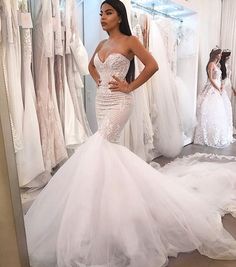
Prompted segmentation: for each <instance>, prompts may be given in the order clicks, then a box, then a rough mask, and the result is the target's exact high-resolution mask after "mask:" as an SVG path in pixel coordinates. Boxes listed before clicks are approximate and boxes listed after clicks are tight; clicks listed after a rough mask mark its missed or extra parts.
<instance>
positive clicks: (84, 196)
mask: <svg viewBox="0 0 236 267" xmlns="http://www.w3.org/2000/svg"><path fill="white" fill-rule="evenodd" d="M94 64H95V66H96V69H97V70H98V72H99V74H100V78H101V80H102V82H101V85H100V86H99V88H98V90H97V97H96V111H97V119H98V125H99V129H98V131H97V133H95V134H94V135H93V136H92V137H90V138H89V139H88V140H87V142H85V143H84V144H83V145H81V146H80V147H79V148H78V149H77V151H76V152H75V153H74V154H73V155H72V157H71V158H70V159H69V160H68V161H67V162H66V163H65V164H64V165H63V166H62V167H61V168H60V169H59V170H58V172H57V173H56V174H55V176H54V177H53V178H52V179H51V180H50V182H49V184H48V185H47V186H46V188H45V189H44V190H43V191H42V192H41V194H40V195H39V197H38V198H37V199H36V201H35V202H34V203H33V205H32V206H31V208H30V209H29V211H28V213H27V214H26V216H25V227H26V235H27V242H28V249H29V257H30V262H31V266H33V267H72V266H73V267H84V266H87V267H95V266H96V267H107V266H110V267H124V266H131V267H144V266H145V267H153V266H155V267H161V266H165V265H166V264H167V261H168V260H167V257H168V256H176V255H177V253H178V252H187V251H192V250H195V249H198V250H199V251H200V253H202V254H204V255H207V256H209V257H212V258H216V259H236V240H235V239H234V238H233V237H232V236H231V235H230V234H229V233H228V232H227V231H226V230H225V229H224V228H223V225H222V222H221V218H220V214H221V212H220V211H219V210H218V206H217V205H212V204H211V202H210V201H207V200H206V199H205V198H204V197H202V198H199V196H196V194H194V193H193V190H192V189H188V188H186V187H183V186H182V185H181V183H180V184H178V179H176V181H175V179H172V180H170V179H167V178H168V177H167V176H165V175H163V174H161V173H160V172H158V171H156V170H155V169H154V168H152V167H151V166H150V165H148V164H147V163H145V162H144V161H143V160H141V159H140V158H139V157H137V156H136V155H135V154H133V153H132V152H130V151H129V150H128V149H127V148H125V147H123V146H120V145H118V144H116V143H115V142H117V140H118V139H119V135H120V132H121V130H122V129H123V127H124V125H125V123H126V122H127V120H128V119H129V117H130V114H131V111H132V108H133V94H132V93H131V94H125V93H122V92H111V91H110V90H109V88H108V82H109V81H110V80H111V79H112V75H116V76H117V77H119V78H120V79H124V78H125V76H126V73H127V71H128V68H129V60H128V59H127V58H126V57H125V56H123V55H121V54H119V53H113V54H110V55H109V56H108V57H107V58H106V59H105V61H104V62H102V61H101V59H100V58H99V55H98V54H96V55H95V58H94ZM226 168H227V174H228V176H227V177H226V176H225V172H226V170H225V168H224V164H222V165H221V166H219V168H218V169H217V170H214V169H213V170H212V172H211V176H212V177H215V179H216V181H221V180H225V179H227V181H230V183H229V182H228V184H227V183H225V185H227V186H225V187H224V188H221V191H220V192H218V195H219V193H221V195H224V196H225V197H224V206H223V207H219V208H221V209H225V210H227V212H231V211H235V208H236V199H235V194H236V187H235V185H236V177H235V171H236V166H235V164H234V165H233V164H232V166H228V165H226ZM198 172H199V175H200V176H199V177H200V178H201V181H202V184H203V185H204V184H205V183H206V184H207V183H208V176H205V174H208V170H207V167H206V166H205V167H204V168H200V169H198ZM189 175H190V176H191V174H189ZM221 178H222V179H221ZM213 182H214V181H213ZM208 188H211V187H208ZM226 204H227V205H226ZM216 207H217V208H216Z"/></svg>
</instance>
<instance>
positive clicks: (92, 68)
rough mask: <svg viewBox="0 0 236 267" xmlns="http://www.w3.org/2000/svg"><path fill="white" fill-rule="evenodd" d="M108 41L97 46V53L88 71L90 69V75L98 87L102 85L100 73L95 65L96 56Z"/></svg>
mask: <svg viewBox="0 0 236 267" xmlns="http://www.w3.org/2000/svg"><path fill="white" fill-rule="evenodd" d="M105 41H106V40H103V41H101V42H100V43H99V45H98V46H97V48H96V49H95V52H94V54H93V56H92V58H91V60H90V62H89V65H88V69H89V73H90V75H91V76H92V78H93V79H94V81H95V82H96V84H97V86H98V85H99V84H100V75H99V73H98V72H97V70H96V67H95V65H94V57H95V55H96V53H97V52H98V51H99V50H100V49H101V47H102V46H103V43H104V42H105Z"/></svg>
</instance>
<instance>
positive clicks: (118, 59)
mask: <svg viewBox="0 0 236 267" xmlns="http://www.w3.org/2000/svg"><path fill="white" fill-rule="evenodd" d="M94 64H95V67H96V69H97V71H98V73H99V74H100V79H101V87H104V86H106V87H107V86H108V82H109V81H110V80H112V75H115V76H116V77H118V78H119V79H125V76H126V74H127V72H128V69H129V64H130V61H129V59H128V58H126V57H125V56H124V55H122V54H120V53H112V54H110V55H109V56H108V57H107V58H106V59H105V61H104V62H102V61H101V59H100V58H99V55H98V53H97V54H96V55H95V59H94Z"/></svg>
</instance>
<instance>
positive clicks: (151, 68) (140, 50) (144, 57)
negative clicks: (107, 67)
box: [110, 36, 158, 93]
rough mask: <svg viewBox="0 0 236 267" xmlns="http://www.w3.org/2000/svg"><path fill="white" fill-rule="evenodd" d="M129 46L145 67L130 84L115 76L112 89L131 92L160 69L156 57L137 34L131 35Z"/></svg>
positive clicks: (111, 84) (111, 83)
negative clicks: (140, 40)
mask: <svg viewBox="0 0 236 267" xmlns="http://www.w3.org/2000/svg"><path fill="white" fill-rule="evenodd" d="M127 46H128V47H130V52H131V53H132V54H133V56H137V57H138V58H139V59H140V61H141V62H142V63H143V65H144V69H143V70H142V71H141V73H140V74H139V76H138V77H137V78H136V79H135V80H134V81H132V82H131V83H130V84H128V83H127V82H126V81H121V80H119V79H118V78H117V77H115V76H113V78H114V79H115V81H111V82H110V89H111V90H112V91H121V92H124V93H129V92H131V91H133V90H135V89H137V88H138V87H140V86H141V85H142V84H144V83H145V82H146V81H147V80H148V79H149V78H150V77H151V76H152V75H153V74H154V73H155V72H156V71H157V70H158V64H157V62H156V60H155V59H154V57H153V56H152V55H151V54H150V53H149V52H148V51H147V50H146V48H145V47H144V46H143V45H142V44H141V43H140V42H139V40H138V39H137V38H136V37H135V36H130V37H129V39H128V41H127Z"/></svg>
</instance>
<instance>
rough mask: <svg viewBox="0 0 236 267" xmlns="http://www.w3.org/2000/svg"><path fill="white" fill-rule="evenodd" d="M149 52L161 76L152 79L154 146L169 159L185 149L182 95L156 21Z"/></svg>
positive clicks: (152, 27) (154, 76) (150, 38)
mask: <svg viewBox="0 0 236 267" xmlns="http://www.w3.org/2000/svg"><path fill="white" fill-rule="evenodd" d="M149 50H150V52H151V53H152V55H153V56H154V58H155V59H156V60H157V62H158V64H159V71H158V73H156V74H154V75H153V76H152V78H151V79H150V80H151V88H150V89H151V94H152V96H151V99H152V101H151V116H152V123H153V131H154V137H153V141H154V142H153V145H154V148H155V151H156V154H157V155H158V153H161V154H162V155H164V156H167V157H175V156H177V155H178V154H179V153H180V151H181V150H182V147H183V134H182V126H181V119H180V108H179V102H178V96H177V94H178V92H177V90H176V84H175V77H174V75H173V73H172V72H171V67H170V65H169V62H168V57H167V54H166V47H165V45H164V42H163V39H162V36H161V33H160V30H159V28H158V25H157V23H156V22H155V21H151V23H150V37H149Z"/></svg>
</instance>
